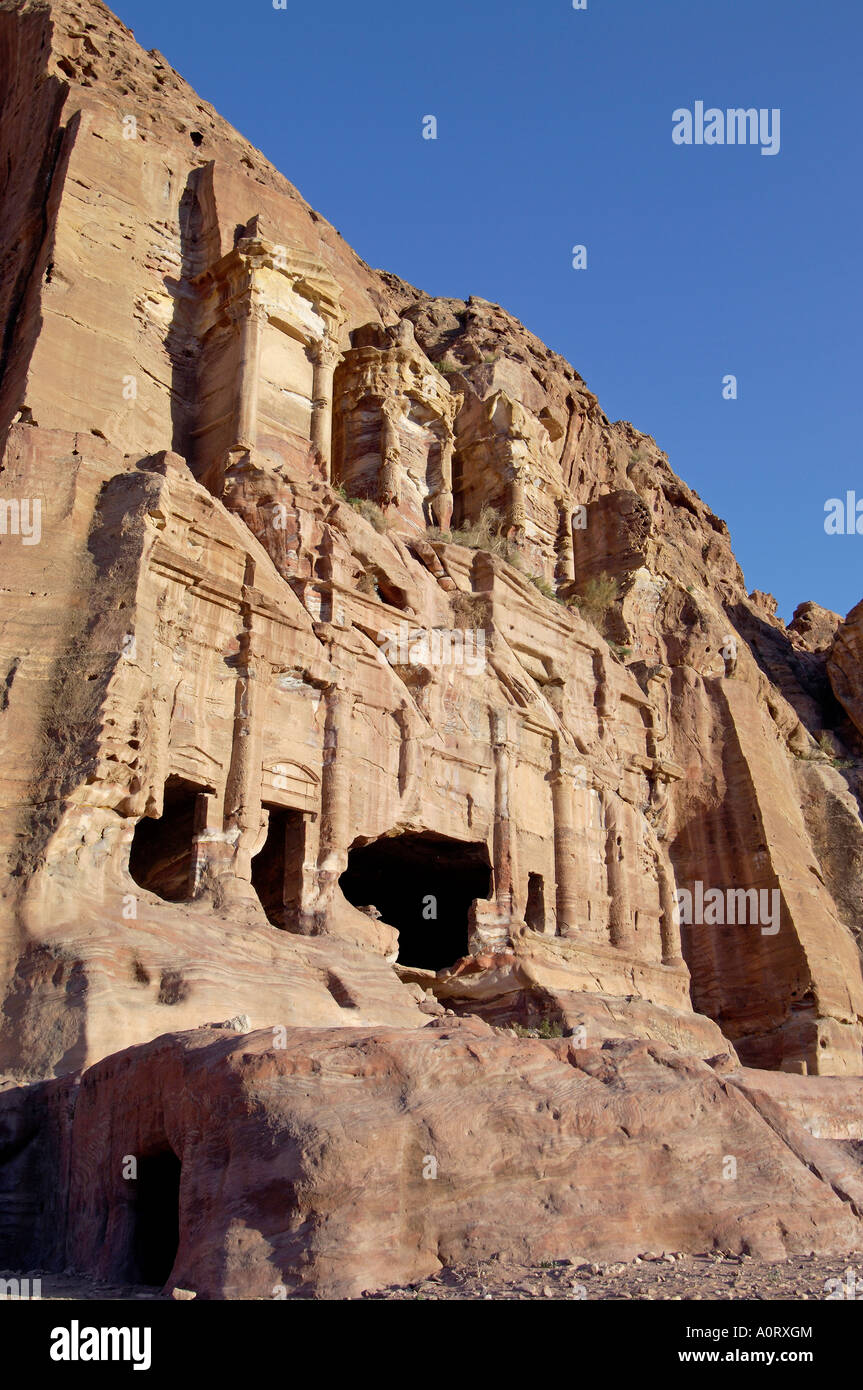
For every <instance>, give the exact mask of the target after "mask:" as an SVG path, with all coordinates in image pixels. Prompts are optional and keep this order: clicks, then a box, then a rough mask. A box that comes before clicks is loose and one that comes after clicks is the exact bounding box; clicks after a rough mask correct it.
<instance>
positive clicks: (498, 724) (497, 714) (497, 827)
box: [492, 710, 516, 917]
mask: <svg viewBox="0 0 863 1390" xmlns="http://www.w3.org/2000/svg"><path fill="white" fill-rule="evenodd" d="M492 748H493V753H494V896H495V902H496V904H497V908H498V911H499V913H501V914H502V915H509V916H510V917H511V916H512V913H513V904H514V886H515V880H516V852H515V836H514V834H513V829H512V819H511V814H510V792H511V788H512V768H513V760H514V756H515V751H516V749H515V745H514V744H513V743H512V742H511V741H510V739H509V721H508V713H507V711H506V710H493V711H492Z"/></svg>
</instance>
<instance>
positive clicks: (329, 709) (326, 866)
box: [318, 685, 353, 888]
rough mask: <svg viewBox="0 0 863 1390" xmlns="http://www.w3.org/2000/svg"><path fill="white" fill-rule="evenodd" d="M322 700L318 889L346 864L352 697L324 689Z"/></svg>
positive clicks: (348, 832)
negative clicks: (322, 745)
mask: <svg viewBox="0 0 863 1390" xmlns="http://www.w3.org/2000/svg"><path fill="white" fill-rule="evenodd" d="M324 700H325V703H326V718H325V721H324V750H323V763H322V766H321V827H320V839H319V843H318V871H319V876H320V878H321V887H322V888H323V887H324V886H327V885H330V884H331V883H334V882H335V880H336V879H337V878H338V876H339V875H340V874H341V873H342V872H343V870H344V868H345V865H346V863H347V851H348V837H349V835H350V811H351V774H350V766H349V764H348V760H347V758H346V756H345V745H346V743H347V739H348V724H349V722H350V717H351V707H352V705H353V697H352V696H351V695H350V693H349V692H348V691H346V690H344V689H341V688H340V687H339V686H336V685H330V686H328V687H327V689H326V691H325V694H324Z"/></svg>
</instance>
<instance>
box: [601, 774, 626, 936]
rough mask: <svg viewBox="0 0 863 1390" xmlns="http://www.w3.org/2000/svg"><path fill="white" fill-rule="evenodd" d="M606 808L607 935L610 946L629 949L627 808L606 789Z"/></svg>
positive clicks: (604, 796)
mask: <svg viewBox="0 0 863 1390" xmlns="http://www.w3.org/2000/svg"><path fill="white" fill-rule="evenodd" d="M603 801H604V807H605V828H606V840H605V866H606V873H607V876H608V896H609V898H610V900H611V902H610V908H609V919H608V925H609V934H610V937H611V944H612V946H619V947H620V948H621V950H630V949H631V948H632V946H633V931H632V907H631V899H630V892H629V886H630V885H629V872H628V863H627V860H628V857H629V854H630V852H631V850H630V845H629V833H630V827H629V826H628V825H627V818H626V807H625V805H624V803H623V802H622V801H621V800H620V798H619V797H618V796H615V795H614V793H613V792H610V791H608V790H606V791H605V792H604V793H603Z"/></svg>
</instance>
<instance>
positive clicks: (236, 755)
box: [224, 604, 266, 883]
mask: <svg viewBox="0 0 863 1390" xmlns="http://www.w3.org/2000/svg"><path fill="white" fill-rule="evenodd" d="M243 608H244V613H243V619H244V629H243V632H242V635H241V637H240V652H239V657H238V662H237V668H236V670H237V679H236V683H235V687H234V730H233V739H232V746H231V761H230V765H229V768H228V776H227V780H226V783H225V809H224V826H225V831H226V832H227V834H228V836H229V838H230V839H231V840H233V843H234V873H235V876H236V878H238V879H240V880H242V881H244V882H247V883H250V882H251V877H252V856H253V855H254V854H255V853H256V851H257V849H258V840H259V838H260V832H261V729H260V717H259V716H260V698H261V692H260V685H261V676H262V675H263V673H264V670H265V669H266V665H265V663H264V662H262V661H261V659H260V658H259V657H256V656H255V655H254V654H253V640H252V616H251V612H250V610H249V608H248V606H247V605H246V604H244V605H243Z"/></svg>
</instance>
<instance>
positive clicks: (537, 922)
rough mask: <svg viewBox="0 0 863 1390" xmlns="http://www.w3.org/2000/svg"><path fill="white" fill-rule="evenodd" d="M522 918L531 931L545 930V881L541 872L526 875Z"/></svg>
mask: <svg viewBox="0 0 863 1390" xmlns="http://www.w3.org/2000/svg"><path fill="white" fill-rule="evenodd" d="M524 920H525V921H526V922H527V925H528V926H529V927H530V929H531V931H540V932H542V931H545V883H544V881H543V877H542V874H528V876H527V906H526V907H525V910H524Z"/></svg>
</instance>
